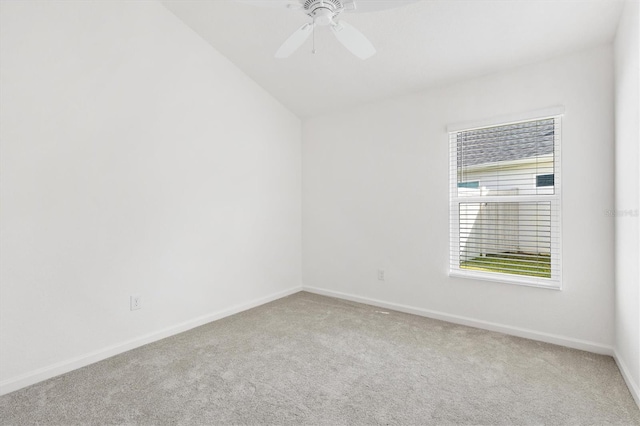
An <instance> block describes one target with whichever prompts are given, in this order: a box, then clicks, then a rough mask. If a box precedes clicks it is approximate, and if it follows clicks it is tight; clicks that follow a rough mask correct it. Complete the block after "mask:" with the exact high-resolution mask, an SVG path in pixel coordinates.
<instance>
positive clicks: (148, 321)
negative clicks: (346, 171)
mask: <svg viewBox="0 0 640 426" xmlns="http://www.w3.org/2000/svg"><path fill="white" fill-rule="evenodd" d="M1 7H2V9H1V16H2V17H1V21H0V30H1V33H0V38H1V40H2V44H1V46H0V54H1V58H0V66H1V68H0V73H1V87H0V89H1V91H2V97H1V102H2V104H1V105H0V107H1V109H2V122H1V123H0V131H1V133H0V137H1V140H2V146H1V149H2V152H1V159H2V163H1V166H2V192H1V197H2V218H1V222H2V240H1V251H2V269H1V286H0V339H1V341H0V382H1V384H2V389H3V391H9V390H12V389H14V388H16V387H19V386H21V385H24V384H28V383H30V382H33V381H36V380H39V379H42V378H45V377H47V376H48V375H51V374H54V373H56V372H57V373H59V372H63V371H65V370H68V369H69V368H73V367H77V366H79V365H81V364H82V363H83V362H85V361H90V360H95V359H99V358H100V357H103V356H104V355H108V354H109V353H114V352H118V351H120V350H124V349H127V348H130V347H132V346H135V345H136V344H139V343H140V342H141V341H142V340H136V339H138V338H139V337H140V336H146V337H145V338H146V340H147V341H148V340H149V339H151V340H152V339H153V338H154V336H155V337H158V334H155V335H154V334H153V333H157V332H160V334H162V332H161V331H162V330H164V331H165V334H166V331H167V330H169V331H170V332H171V331H176V330H178V329H184V328H185V327H188V326H192V325H194V324H196V323H200V322H205V321H206V320H207V318H209V319H211V318H213V317H215V315H214V316H209V317H202V316H207V315H210V314H212V313H214V314H215V313H220V312H229V309H230V308H231V310H233V309H234V308H233V307H237V306H238V305H242V306H248V305H247V304H249V305H250V304H251V303H254V302H255V301H256V299H260V298H265V297H267V298H268V297H269V296H273V295H282V294H283V292H285V291H287V290H290V289H295V288H299V286H300V262H301V258H300V256H301V254H300V244H301V240H300V239H301V236H300V226H301V225H300V221H301V212H300V202H301V200H300V182H301V171H300V166H301V162H300V149H301V148H300V138H301V123H300V120H299V119H298V118H297V117H295V116H294V115H293V114H291V113H290V112H289V111H288V110H286V109H285V108H284V107H282V106H281V105H280V104H279V103H277V102H276V101H275V100H274V99H273V98H272V97H271V96H269V95H268V94H267V93H266V92H265V91H264V90H263V89H261V88H260V87H258V86H257V85H256V84H255V83H254V82H253V81H252V80H250V79H249V78H248V77H246V76H245V75H244V74H243V73H241V72H240V71H239V70H238V69H237V68H236V67H235V66H234V65H232V64H231V63H230V62H229V61H228V60H227V59H225V58H224V57H223V56H222V55H221V54H219V53H218V52H217V51H215V50H214V49H213V48H212V47H210V46H209V45H208V44H206V43H205V42H204V41H203V40H201V39H200V38H199V37H198V36H196V35H195V33H193V32H192V31H191V30H189V29H188V28H187V27H186V26H185V25H184V24H182V23H181V22H180V21H179V20H178V19H177V18H176V17H175V16H173V15H172V14H171V13H170V12H169V11H167V10H166V9H165V8H164V7H163V6H161V5H160V4H158V3H156V2H138V1H136V2H132V1H128V2H125V1H118V2H85V1H75V2H72V1H42V2H33V1H30V2H22V1H20V2H19V1H3V2H2V6H1ZM134 293H135V294H139V295H141V296H142V300H143V308H142V309H141V310H139V311H134V312H130V311H129V295H131V294H134ZM262 300H264V299H262ZM194 319H195V320H194ZM192 320H193V321H195V322H193V321H192ZM189 321H192V322H189ZM176 325H178V328H175V327H176ZM172 327H174V328H172ZM150 336H151V337H150ZM143 340H144V339H143ZM123 342H124V344H123ZM118 345H120V346H118Z"/></svg>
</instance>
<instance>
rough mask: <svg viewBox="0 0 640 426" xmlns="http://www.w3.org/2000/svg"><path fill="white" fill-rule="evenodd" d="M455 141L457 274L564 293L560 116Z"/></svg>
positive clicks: (481, 130)
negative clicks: (561, 232)
mask: <svg viewBox="0 0 640 426" xmlns="http://www.w3.org/2000/svg"><path fill="white" fill-rule="evenodd" d="M449 143H450V149H451V151H450V157H451V166H450V170H451V172H450V176H451V185H450V188H451V189H450V191H451V197H450V201H451V206H450V210H451V218H450V228H451V243H450V248H451V252H450V274H451V275H452V276H464V277H470V278H476V279H489V280H495V281H503V282H510V283H516V284H523V285H533V286H539V287H547V288H560V185H559V184H560V179H559V177H560V116H552V117H550V118H544V119H536V120H528V121H519V122H514V123H508V124H503V125H497V126H489V127H476V128H469V129H464V130H457V131H453V132H450V133H449Z"/></svg>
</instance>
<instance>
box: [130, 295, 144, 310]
mask: <svg viewBox="0 0 640 426" xmlns="http://www.w3.org/2000/svg"><path fill="white" fill-rule="evenodd" d="M130 301H131V310H132V311H135V310H138V309H142V297H140V296H138V295H132V296H131V300H130Z"/></svg>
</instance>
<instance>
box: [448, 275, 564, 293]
mask: <svg viewBox="0 0 640 426" xmlns="http://www.w3.org/2000/svg"><path fill="white" fill-rule="evenodd" d="M449 277H452V278H467V279H472V280H482V281H491V282H498V283H502V284H513V285H520V286H525V287H537V288H544V289H547V290H557V291H560V290H562V286H561V284H560V282H559V281H556V280H551V279H546V278H535V277H531V278H528V277H524V276H511V275H507V274H498V273H491V272H475V271H461V270H451V271H449Z"/></svg>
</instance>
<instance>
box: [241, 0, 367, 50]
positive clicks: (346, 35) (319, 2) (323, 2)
mask: <svg viewBox="0 0 640 426" xmlns="http://www.w3.org/2000/svg"><path fill="white" fill-rule="evenodd" d="M243 3H251V4H254V5H260V6H277V7H286V8H288V9H294V10H300V11H302V12H303V13H304V14H306V15H307V16H309V17H310V18H311V19H312V21H311V22H308V23H306V24H304V25H303V26H301V27H300V28H298V30H297V31H296V32H294V33H293V34H291V36H289V38H287V39H286V40H285V42H284V43H283V44H282V46H280V48H279V49H278V51H277V52H276V54H275V57H276V58H287V57H289V56H291V54H292V53H293V52H295V51H296V50H297V49H298V48H299V47H300V46H302V44H303V43H304V42H305V41H306V40H307V39H308V38H309V36H310V35H311V34H312V33H313V32H314V30H315V27H316V26H328V27H330V28H331V32H332V33H333V34H334V35H335V36H336V38H337V39H338V41H339V42H340V43H342V45H343V46H344V47H346V48H347V50H349V51H350V52H351V53H353V54H354V55H356V56H357V57H358V58H360V59H367V58H369V57H371V56H373V55H374V54H375V53H376V49H375V47H373V44H371V42H370V41H369V40H368V39H367V38H366V37H365V36H364V35H363V34H362V33H361V32H360V31H358V30H357V29H355V28H354V27H353V26H351V25H349V24H347V23H346V22H344V21H342V20H339V19H338V17H339V16H340V14H341V13H342V12H356V11H358V7H357V6H356V0H290V1H286V0H284V1H279V0H276V1H256V0H253V1H251V0H248V1H247V0H245V1H243ZM314 53H315V51H314Z"/></svg>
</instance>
